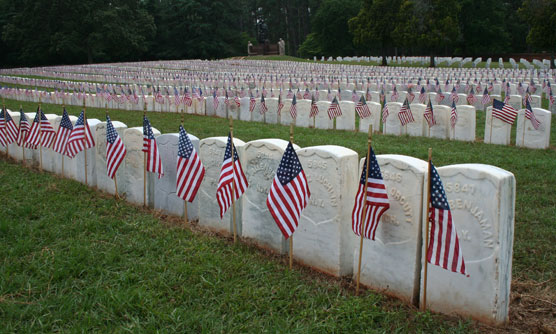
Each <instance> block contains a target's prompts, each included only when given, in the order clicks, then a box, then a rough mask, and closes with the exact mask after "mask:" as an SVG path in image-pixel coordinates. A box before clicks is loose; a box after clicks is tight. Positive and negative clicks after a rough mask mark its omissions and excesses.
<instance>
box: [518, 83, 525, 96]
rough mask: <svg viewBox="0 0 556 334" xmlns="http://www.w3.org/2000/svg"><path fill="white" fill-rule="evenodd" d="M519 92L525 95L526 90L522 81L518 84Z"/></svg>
mask: <svg viewBox="0 0 556 334" xmlns="http://www.w3.org/2000/svg"><path fill="white" fill-rule="evenodd" d="M517 92H518V93H519V95H523V93H524V92H525V90H524V89H523V85H522V84H521V81H520V82H519V83H518V84H517Z"/></svg>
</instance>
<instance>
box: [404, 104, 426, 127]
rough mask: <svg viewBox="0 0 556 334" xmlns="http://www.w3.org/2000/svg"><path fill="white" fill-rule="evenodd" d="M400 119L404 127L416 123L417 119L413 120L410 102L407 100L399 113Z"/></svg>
mask: <svg viewBox="0 0 556 334" xmlns="http://www.w3.org/2000/svg"><path fill="white" fill-rule="evenodd" d="M429 103H430V102H429ZM398 118H399V119H400V123H401V124H402V126H404V125H406V124H407V123H412V122H415V118H413V113H412V112H411V108H410V107H409V102H408V101H407V99H405V102H404V103H403V105H402V107H401V108H400V112H398Z"/></svg>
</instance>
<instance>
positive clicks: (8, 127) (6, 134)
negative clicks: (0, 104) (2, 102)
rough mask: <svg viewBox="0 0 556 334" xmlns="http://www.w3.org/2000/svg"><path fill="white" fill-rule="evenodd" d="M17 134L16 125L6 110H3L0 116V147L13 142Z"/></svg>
mask: <svg viewBox="0 0 556 334" xmlns="http://www.w3.org/2000/svg"><path fill="white" fill-rule="evenodd" d="M17 133H18V130H17V125H16V124H15V122H14V120H13V118H12V117H11V116H10V113H8V111H7V110H6V108H3V110H2V114H0V145H2V146H8V145H9V144H11V143H13V142H15V141H16V140H17Z"/></svg>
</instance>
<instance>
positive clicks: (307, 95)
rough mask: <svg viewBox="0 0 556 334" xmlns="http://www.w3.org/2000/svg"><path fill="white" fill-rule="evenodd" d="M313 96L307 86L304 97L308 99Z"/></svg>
mask: <svg viewBox="0 0 556 334" xmlns="http://www.w3.org/2000/svg"><path fill="white" fill-rule="evenodd" d="M309 97H311V93H309V88H305V93H304V94H303V98H304V99H305V100H308V99H309Z"/></svg>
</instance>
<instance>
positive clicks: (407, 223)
mask: <svg viewBox="0 0 556 334" xmlns="http://www.w3.org/2000/svg"><path fill="white" fill-rule="evenodd" d="M364 161H365V159H364V158H363V159H361V162H360V167H359V170H360V171H361V169H362V168H363V163H364ZM377 161H378V164H379V166H380V169H381V172H382V177H383V179H384V183H385V186H386V190H387V192H388V199H389V202H390V209H388V211H386V212H385V213H384V215H383V216H382V218H381V220H380V223H379V224H378V227H377V230H376V238H375V240H374V241H373V240H368V239H364V240H363V253H362V254H363V256H362V261H361V283H362V284H363V285H366V286H369V287H372V288H373V289H377V290H381V291H385V292H386V293H387V294H390V295H394V296H396V297H398V298H400V299H402V300H405V301H406V302H408V303H412V304H417V303H418V300H419V282H420V271H421V247H422V238H421V228H422V221H423V202H424V200H423V192H424V188H425V184H426V183H425V176H426V173H427V169H428V163H427V162H426V161H423V160H419V159H416V158H413V157H408V156H403V155H378V156H377ZM351 235H352V238H353V239H357V240H359V237H357V236H356V235H355V234H354V233H353V232H352V234H351ZM354 253H355V256H354V277H355V275H357V261H358V258H359V247H358V246H357V247H356V248H355V252H354ZM393 264H394V265H393ZM377 268H380V270H377Z"/></svg>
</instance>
